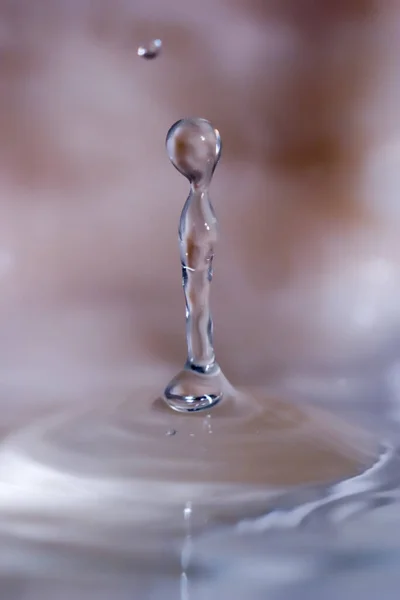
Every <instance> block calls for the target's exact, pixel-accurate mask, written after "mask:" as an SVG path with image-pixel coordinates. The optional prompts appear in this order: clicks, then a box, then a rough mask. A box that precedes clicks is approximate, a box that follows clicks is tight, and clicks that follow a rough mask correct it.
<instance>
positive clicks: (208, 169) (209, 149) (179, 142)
mask: <svg viewBox="0 0 400 600" xmlns="http://www.w3.org/2000/svg"><path fill="white" fill-rule="evenodd" d="M166 145H167V152H168V156H169V159H170V161H171V162H172V164H173V165H174V167H175V168H176V169H177V170H178V171H179V172H180V173H181V174H182V175H184V176H185V177H187V179H189V181H190V182H191V183H199V182H200V181H204V183H205V184H208V183H209V182H210V180H211V177H212V175H213V173H214V170H215V167H216V166H217V164H218V161H219V159H220V156H221V137H220V135H219V131H218V130H217V129H214V128H213V126H212V125H211V123H210V122H209V121H206V119H199V118H196V119H181V120H180V121H177V122H176V123H175V124H174V125H172V127H171V128H170V130H169V131H168V134H167V141H166Z"/></svg>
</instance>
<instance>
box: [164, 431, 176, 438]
mask: <svg viewBox="0 0 400 600" xmlns="http://www.w3.org/2000/svg"><path fill="white" fill-rule="evenodd" d="M165 435H167V436H172V435H176V429H168V431H167V432H166V434H165Z"/></svg>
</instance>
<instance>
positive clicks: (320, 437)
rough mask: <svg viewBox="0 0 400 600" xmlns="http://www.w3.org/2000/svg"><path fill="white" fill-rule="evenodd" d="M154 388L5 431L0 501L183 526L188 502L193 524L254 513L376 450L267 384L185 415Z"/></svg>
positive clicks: (37, 510) (364, 461)
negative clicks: (271, 393)
mask: <svg viewBox="0 0 400 600" xmlns="http://www.w3.org/2000/svg"><path fill="white" fill-rule="evenodd" d="M154 397H156V396H155V395H153V391H152V390H151V389H150V388H148V387H146V388H143V389H139V388H138V389H137V391H136V393H135V394H134V395H132V396H131V397H128V398H126V399H125V400H123V401H121V399H120V398H119V399H113V398H112V397H110V398H109V399H108V401H107V402H106V403H102V404H101V405H100V406H98V407H97V406H94V407H93V406H92V407H91V408H88V409H85V410H81V411H75V412H71V413H67V412H64V413H60V414H58V415H56V416H52V417H48V418H45V419H43V420H42V421H40V422H37V423H35V424H33V425H31V426H30V427H28V428H26V429H24V430H21V431H20V432H18V433H16V434H14V435H13V436H12V437H10V438H8V439H7V440H6V441H5V443H4V446H3V450H2V453H1V454H0V478H1V480H2V487H1V489H0V508H1V509H2V510H5V511H6V512H7V511H9V510H11V512H12V513H13V514H14V515H16V514H17V513H18V514H22V513H29V514H31V515H35V518H40V515H48V514H49V511H50V513H51V514H53V515H57V518H58V517H59V516H60V515H64V516H66V515H68V518H69V519H70V518H77V517H78V516H80V517H82V515H85V516H84V519H83V520H84V521H85V523H86V524H88V523H90V522H92V523H94V522H101V523H102V524H103V525H104V524H105V523H109V524H110V525H112V524H113V523H114V524H115V523H117V522H118V523H119V524H120V525H121V526H123V525H124V524H125V525H127V526H128V524H129V525H130V526H135V527H136V526H137V527H139V528H140V529H141V530H143V529H146V527H147V528H148V527H149V526H150V528H151V530H152V531H153V532H156V531H157V532H158V533H157V535H160V536H161V535H162V532H163V531H164V532H169V533H172V532H175V531H176V532H177V533H178V535H180V534H181V533H182V532H183V531H185V527H186V526H187V524H185V522H184V521H185V520H184V519H183V518H182V515H183V514H184V511H185V508H186V509H187V507H190V516H191V520H192V525H193V527H195V526H196V525H199V526H203V525H204V524H205V523H208V524H211V523H217V522H219V523H226V522H234V521H236V520H240V519H243V518H252V517H256V516H258V515H262V514H265V513H266V512H267V511H268V508H269V506H270V505H271V502H272V500H273V499H274V498H276V497H277V496H278V495H279V494H281V493H282V491H284V490H287V489H290V488H293V487H295V486H304V485H311V484H312V485H315V484H330V483H334V482H337V481H342V480H347V479H350V478H352V477H354V476H357V475H358V474H360V473H362V472H363V471H364V470H365V469H367V468H368V467H370V466H371V464H373V463H374V462H376V460H377V457H378V454H379V444H378V443H377V441H376V440H375V439H374V438H373V437H372V436H370V435H369V434H368V433H366V432H364V431H362V430H359V429H357V428H355V427H353V426H350V425H348V424H346V423H345V422H342V421H341V420H340V419H338V418H336V417H334V416H333V415H331V414H329V413H327V412H325V411H322V410H319V409H316V408H313V407H312V408H311V407H310V408H308V407H304V406H297V405H294V404H290V403H287V402H284V401H282V400H279V399H274V398H271V397H267V396H266V394H265V391H263V390H259V389H253V390H246V393H244V392H241V391H239V392H238V391H236V390H233V388H229V389H226V390H225V393H224V401H223V402H221V403H220V404H219V405H217V406H215V407H214V408H213V409H212V410H210V411H204V412H201V413H199V414H189V415H187V414H180V413H175V412H173V411H171V410H170V409H168V407H167V406H166V405H165V403H164V402H163V401H162V400H161V399H157V400H155V401H154Z"/></svg>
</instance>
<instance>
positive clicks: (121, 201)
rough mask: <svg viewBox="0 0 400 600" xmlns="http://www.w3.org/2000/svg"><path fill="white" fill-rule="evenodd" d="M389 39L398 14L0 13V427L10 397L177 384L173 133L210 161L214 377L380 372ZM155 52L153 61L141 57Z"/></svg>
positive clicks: (133, 9)
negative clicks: (128, 377)
mask: <svg viewBox="0 0 400 600" xmlns="http://www.w3.org/2000/svg"><path fill="white" fill-rule="evenodd" d="M399 33H400V5H399V3H398V2H397V1H396V0H387V1H385V2H378V1H377V0H375V1H374V0H325V1H324V2H318V1H317V0H281V1H280V2H278V1H276V0H268V1H265V2H261V1H259V0H258V1H257V0H247V1H245V0H237V1H235V2H228V1H226V2H223V1H222V0H203V1H202V2H201V3H198V2H194V0H171V1H169V2H165V1H163V0H147V1H146V2H138V1H135V0H99V1H98V2H96V3H90V2H87V1H85V0H74V1H72V0H53V1H50V0H47V1H46V0H37V1H35V2H31V1H29V0H13V1H11V0H10V1H6V0H1V2H0V85H1V93H0V124H1V132H2V135H1V139H0V217H1V218H0V277H1V294H0V332H1V338H0V339H1V340H2V343H1V345H0V386H1V387H0V392H1V395H2V396H3V398H4V401H6V400H10V402H9V403H8V404H9V406H8V408H7V411H11V412H9V413H8V414H10V415H11V413H12V412H13V411H14V412H16V413H17V412H18V410H19V409H17V408H16V407H18V406H20V405H19V404H18V399H21V398H23V396H24V393H26V390H28V389H30V390H32V389H35V390H36V401H37V406H36V408H37V407H38V406H39V405H40V404H41V403H42V404H43V403H44V404H45V403H46V402H48V401H50V400H48V398H50V397H51V396H52V397H55V396H57V395H63V394H66V393H67V390H68V389H69V388H71V389H72V387H74V386H75V387H74V389H75V388H76V389H78V388H79V389H80V390H81V389H82V386H83V383H82V382H83V381H84V380H85V378H86V379H87V378H90V377H92V376H94V374H96V373H104V372H106V371H107V372H108V371H112V370H113V369H116V370H118V369H125V370H132V371H135V372H136V373H137V374H138V376H140V373H141V372H144V371H141V370H142V369H145V368H146V369H148V368H149V367H151V368H153V367H154V369H158V368H160V369H161V368H162V369H164V370H166V371H167V372H169V371H171V373H172V372H174V371H176V369H177V368H178V367H180V366H181V365H182V364H183V361H184V358H185V342H184V303H183V296H182V290H181V286H180V265H179V253H178V245H177V226H178V219H179V215H180V211H181V209H182V206H183V203H184V201H185V199H186V196H187V193H188V189H187V188H188V186H187V182H186V181H185V180H184V179H183V178H182V177H181V176H179V174H178V173H177V172H176V171H175V170H174V169H173V167H172V166H171V165H170V164H169V161H168V158H167V155H166V153H165V149H164V141H165V135H166V132H167V130H168V128H169V127H170V125H171V124H172V123H173V122H174V121H176V120H177V119H179V118H181V117H183V116H201V117H205V118H207V119H210V120H211V121H212V123H213V124H214V126H216V127H217V128H218V129H219V130H220V132H221V135H222V139H223V144H224V149H223V157H222V162H221V163H220V166H219V167H218V169H217V172H216V174H215V178H214V182H213V186H212V199H213V203H214V207H215V209H216V212H217V215H218V217H219V220H220V229H221V238H220V242H219V245H218V247H217V250H216V257H215V278H214V283H213V290H212V309H213V314H214V321H215V341H216V347H217V356H218V359H219V362H220V363H221V365H222V367H223V369H224V370H225V372H226V373H227V375H228V376H230V377H231V379H232V380H233V382H234V383H247V382H249V381H253V382H257V383H264V382H266V381H267V380H268V379H269V378H271V377H274V376H275V375H277V374H282V373H283V374H284V373H306V372H307V373H308V372H310V373H319V374H322V375H321V376H322V377H325V376H326V377H328V379H329V378H333V379H332V381H336V380H337V379H338V378H339V379H340V381H343V377H351V376H352V374H353V373H356V372H357V373H358V372H359V371H362V370H363V369H368V374H369V376H370V375H371V373H379V372H381V371H382V369H383V370H385V369H390V368H391V367H392V365H393V364H394V363H395V360H396V349H397V345H398V342H399V340H400V303H399V292H400V239H399V236H398V229H399V224H400V204H399V200H398V196H399V191H398V190H399V183H400V169H399V157H400V145H399V132H400V112H399V110H398V103H399V99H400V88H399V83H400V74H399V70H398V56H399V50H400V35H399ZM155 37H159V38H161V39H162V40H163V52H162V54H161V55H160V57H159V58H158V59H157V60H155V61H151V62H146V61H145V60H142V59H140V58H138V57H137V55H136V50H137V47H138V46H139V45H140V44H141V43H147V42H150V41H151V39H153V38H155ZM115 372H117V371H115ZM146 372H147V371H146ZM329 380H330V379H329ZM165 381H167V379H166V380H165ZM24 390H25V392H24ZM160 391H161V390H160ZM10 418H11V417H10Z"/></svg>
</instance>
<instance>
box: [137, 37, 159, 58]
mask: <svg viewBox="0 0 400 600" xmlns="http://www.w3.org/2000/svg"><path fill="white" fill-rule="evenodd" d="M161 48H162V41H161V40H153V41H152V42H150V44H149V45H148V46H139V48H138V51H137V55H138V56H140V58H145V59H146V60H152V59H153V58H157V56H158V55H159V54H160V52H161Z"/></svg>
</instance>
